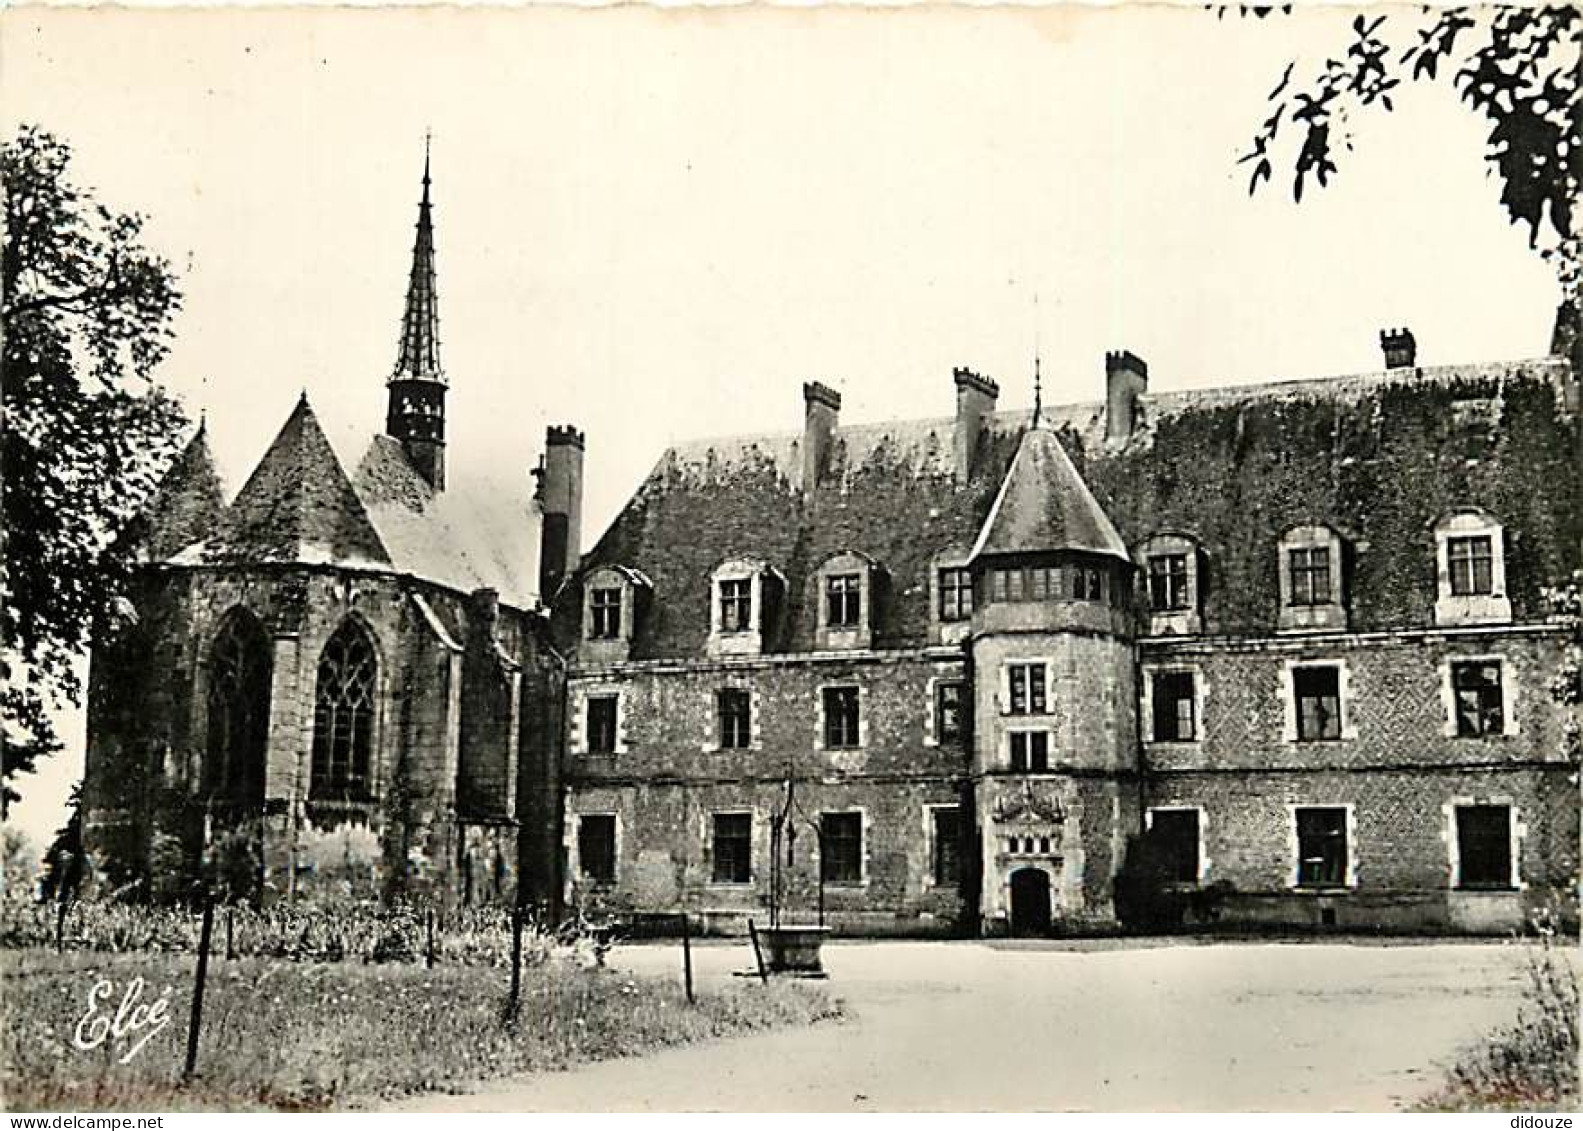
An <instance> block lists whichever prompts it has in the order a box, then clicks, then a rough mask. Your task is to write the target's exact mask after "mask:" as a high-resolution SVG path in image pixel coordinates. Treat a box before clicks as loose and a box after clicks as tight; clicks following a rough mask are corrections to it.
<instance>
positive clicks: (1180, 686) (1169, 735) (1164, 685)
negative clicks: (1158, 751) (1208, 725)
mask: <svg viewBox="0 0 1583 1131" xmlns="http://www.w3.org/2000/svg"><path fill="white" fill-rule="evenodd" d="M1151 691H1152V697H1153V700H1154V741H1156V742H1193V741H1195V740H1197V738H1198V727H1197V720H1196V719H1195V718H1194V714H1195V712H1196V703H1195V699H1194V694H1193V673H1192V672H1155V673H1154V678H1153V682H1152V687H1151Z"/></svg>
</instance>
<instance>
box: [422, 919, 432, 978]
mask: <svg viewBox="0 0 1583 1131" xmlns="http://www.w3.org/2000/svg"><path fill="white" fill-rule="evenodd" d="M428 923H429V942H428V945H427V946H426V947H425V948H424V951H423V964H424V966H426V967H428V968H429V969H430V970H432V969H434V909H433V908H432V907H431V908H430V909H429V920H428Z"/></svg>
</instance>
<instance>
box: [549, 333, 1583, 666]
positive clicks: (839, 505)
mask: <svg viewBox="0 0 1583 1131" xmlns="http://www.w3.org/2000/svg"><path fill="white" fill-rule="evenodd" d="M1571 381H1572V379H1571V377H1570V370H1569V368H1568V366H1567V365H1566V363H1565V362H1564V361H1560V360H1557V359H1541V360H1535V361H1518V362H1510V363H1500V364H1490V365H1472V366H1448V367H1440V368H1425V369H1415V370H1404V371H1394V370H1393V371H1389V372H1386V373H1375V374H1365V375H1359V376H1351V377H1338V378H1319V379H1313V380H1305V381H1296V382H1282V383H1276V384H1266V385H1252V386H1239V387H1229V388H1222V389H1212V390H1206V391H1184V392H1168V393H1155V394H1146V395H1144V396H1143V397H1142V398H1141V399H1140V401H1139V406H1138V413H1137V424H1136V427H1135V431H1134V433H1133V435H1132V437H1131V438H1130V439H1129V440H1128V441H1127V442H1126V443H1124V444H1115V443H1109V442H1107V441H1106V438H1105V419H1104V404H1103V402H1096V403H1088V404H1077V405H1065V406H1056V407H1054V408H1050V407H1047V408H1046V409H1045V411H1044V414H1043V416H1044V419H1045V420H1046V421H1047V423H1048V425H1049V434H1050V436H1051V437H1052V438H1054V439H1056V440H1058V441H1059V448H1060V450H1061V452H1062V454H1064V455H1065V456H1066V457H1067V459H1068V460H1069V461H1070V464H1071V467H1072V470H1073V472H1074V473H1075V475H1076V476H1077V478H1078V481H1080V482H1081V483H1083V484H1084V485H1086V489H1087V491H1088V492H1089V494H1090V495H1091V497H1092V499H1093V501H1094V503H1095V504H1096V506H1097V508H1098V510H1099V511H1100V512H1101V513H1102V514H1103V515H1104V516H1106V517H1107V518H1108V521H1109V523H1110V525H1111V527H1112V529H1111V530H1110V531H1109V532H1106V531H1104V529H1103V525H1102V524H1100V523H1098V522H1097V521H1095V522H1092V523H1089V524H1087V525H1089V526H1090V527H1092V528H1091V529H1087V530H1086V531H1085V540H1086V541H1089V542H1090V544H1091V546H1092V547H1093V548H1102V549H1103V551H1104V552H1115V551H1116V549H1117V547H1116V541H1115V540H1117V539H1119V540H1120V542H1121V544H1122V545H1123V546H1126V547H1136V546H1137V545H1138V543H1139V542H1141V541H1142V540H1143V539H1144V538H1146V537H1147V536H1148V535H1150V534H1153V533H1156V532H1161V531H1181V532H1185V533H1188V534H1191V535H1193V536H1195V537H1197V538H1198V539H1199V541H1200V544H1201V546H1202V548H1203V550H1204V552H1205V555H1206V569H1205V575H1204V582H1205V585H1204V594H1205V596H1204V600H1205V610H1204V612H1205V629H1206V631H1207V632H1212V633H1227V634H1240V633H1249V634H1262V633H1267V632H1269V631H1272V629H1273V625H1274V621H1275V607H1276V601H1277V600H1278V587H1277V578H1276V572H1275V571H1276V555H1275V552H1274V547H1275V546H1276V544H1277V541H1278V539H1279V537H1280V534H1281V533H1282V532H1283V531H1284V530H1285V529H1286V528H1287V527H1289V526H1291V525H1293V524H1296V523H1299V522H1315V521H1318V522H1328V523H1331V524H1332V525H1334V526H1336V527H1337V529H1338V530H1340V531H1341V532H1342V533H1343V535H1344V536H1345V537H1346V538H1347V540H1348V544H1349V546H1350V547H1352V555H1353V556H1352V560H1351V561H1350V562H1349V567H1348V568H1349V588H1350V594H1351V603H1352V621H1351V623H1352V626H1353V628H1355V629H1358V630H1367V629H1372V628H1386V627H1403V626H1412V625H1425V626H1427V625H1429V624H1431V623H1432V621H1433V603H1434V559H1433V545H1434V543H1433V538H1432V534H1431V528H1432V525H1433V523H1434V521H1435V520H1436V519H1437V518H1438V517H1440V516H1441V515H1443V514H1445V513H1446V512H1447V511H1449V510H1451V509H1453V508H1455V507H1460V506H1482V507H1484V508H1486V509H1488V510H1490V511H1492V512H1493V513H1495V514H1497V515H1499V516H1501V518H1502V519H1503V521H1505V522H1506V523H1507V524H1508V527H1509V529H1511V530H1512V531H1514V532H1516V536H1515V537H1514V538H1512V539H1511V545H1510V546H1509V547H1508V550H1507V566H1508V569H1507V573H1508V583H1509V588H1510V589H1511V594H1512V598H1513V603H1514V608H1515V610H1516V612H1517V615H1518V616H1519V617H1520V618H1521V617H1525V616H1528V617H1535V616H1540V615H1542V607H1541V605H1540V602H1539V597H1538V588H1539V586H1541V585H1543V584H1548V583H1549V582H1550V581H1551V580H1553V579H1554V578H1557V577H1561V576H1564V575H1565V574H1566V573H1567V572H1569V571H1570V570H1571V569H1573V568H1577V565H1578V562H1579V554H1580V544H1583V482H1580V480H1583V469H1580V468H1579V466H1578V461H1577V459H1576V450H1577V449H1576V447H1575V444H1576V435H1577V433H1576V427H1577V426H1576V421H1575V418H1573V417H1570V416H1569V415H1568V414H1567V413H1566V412H1565V411H1564V409H1563V407H1562V397H1561V391H1562V390H1563V389H1565V388H1567V387H1570V388H1572V389H1574V390H1575V388H1576V385H1575V382H1574V383H1572V384H1571V385H1570V386H1569V385H1568V383H1569V382H1571ZM1574 395H1575V394H1574ZM1028 417H1029V414H1028V413H1027V412H1026V411H1025V410H1021V411H1011V412H999V413H996V414H995V415H994V416H992V417H991V418H990V419H989V420H988V421H987V422H986V428H985V431H984V433H983V437H982V440H981V442H980V444H979V447H978V452H977V455H976V457H975V461H974V466H973V468H972V471H971V475H970V478H969V479H968V481H967V482H965V483H958V482H957V481H956V479H955V477H954V475H953V468H952V458H953V457H952V432H953V420H952V418H951V417H937V418H932V419H925V420H912V421H892V422H885V423H880V424H860V425H842V426H840V427H838V428H837V429H836V432H835V436H834V440H833V446H832V450H831V455H830V460H829V464H828V466H827V469H826V471H825V473H824V475H823V476H822V478H821V479H820V481H819V483H818V484H817V485H816V486H815V487H814V488H813V489H812V490H810V491H807V492H803V491H802V490H800V488H799V483H798V480H799V475H800V468H801V459H800V451H799V448H800V443H801V433H800V432H792V433H783V434H778V435H768V436H744V437H729V438H722V439H709V440H697V441H692V442H688V443H684V444H679V445H676V446H675V447H672V448H671V449H669V450H668V451H666V452H665V453H664V454H663V455H662V456H661V457H660V459H659V461H658V462H657V463H656V465H655V467H654V469H653V471H652V472H651V473H650V474H649V476H648V478H647V479H646V480H645V481H644V483H643V484H642V485H641V486H640V487H639V488H638V490H637V492H636V493H635V494H634V495H633V496H632V498H631V499H630V500H629V501H628V502H627V504H626V505H625V507H623V509H622V510H621V512H620V513H619V514H618V515H617V517H616V519H615V521H614V522H613V523H612V524H611V526H610V528H609V530H608V531H606V533H605V534H604V536H603V537H602V538H601V539H600V540H599V542H598V544H597V545H596V546H595V547H594V548H593V549H592V550H591V551H590V552H589V553H588V554H587V555H586V557H585V559H584V563H583V564H584V567H585V568H587V567H591V566H594V565H600V564H613V565H622V566H627V567H630V568H634V569H639V570H642V571H643V572H644V573H645V574H646V575H647V576H648V577H649V578H650V579H652V581H653V585H654V596H653V602H652V605H651V608H650V611H649V613H648V615H647V616H646V617H645V618H644V620H643V621H642V622H641V623H640V624H639V626H638V628H637V632H636V635H635V637H634V640H633V649H632V656H633V658H634V659H644V658H660V657H677V656H692V655H701V654H703V651H704V646H705V643H706V641H707V638H708V630H709V605H708V601H709V593H708V589H709V575H710V573H711V571H712V570H713V568H714V567H715V565H717V564H718V563H719V562H720V561H721V560H723V559H725V558H727V557H731V556H736V555H742V554H754V555H757V556H759V557H761V558H763V559H764V560H766V561H767V562H769V563H770V564H771V565H773V566H774V567H775V568H776V569H777V570H779V571H780V572H781V573H782V574H783V575H784V576H785V577H786V580H787V599H786V612H785V623H784V624H783V625H781V626H779V631H778V637H779V639H778V645H779V646H780V647H782V648H785V649H788V650H791V651H801V650H808V649H811V648H812V647H813V627H814V620H815V612H816V606H815V605H814V601H815V600H816V597H817V595H816V594H814V593H813V592H812V588H813V587H812V586H811V585H810V584H809V579H810V578H811V577H812V576H813V573H814V571H815V570H816V569H817V567H818V565H819V563H820V562H822V561H823V560H824V558H826V557H828V556H829V555H831V554H833V553H837V552H842V551H847V550H858V551H862V552H864V553H867V554H868V555H870V556H871V557H872V558H874V559H875V560H876V561H877V562H879V563H880V564H881V566H882V568H883V569H884V570H885V572H886V575H887V578H888V586H887V588H888V595H887V597H886V600H885V605H884V608H883V610H882V613H881V616H880V620H879V623H878V624H877V625H876V628H875V633H874V646H875V647H876V648H892V647H913V646H919V645H922V644H925V643H927V642H928V640H929V627H930V609H929V580H930V570H931V569H932V568H933V563H934V561H935V557H936V554H937V553H939V552H941V551H944V550H950V551H952V552H953V553H954V554H955V555H957V557H958V558H959V559H965V558H966V556H967V554H968V553H969V552H970V550H971V549H972V547H973V546H974V544H975V542H976V540H977V538H978V536H979V534H980V533H981V531H982V530H983V529H984V525H985V519H986V518H987V517H988V516H989V514H990V512H991V508H992V507H993V505H994V501H995V499H996V497H997V495H998V494H999V493H1000V488H1001V486H1002V484H1003V482H1004V478H1005V473H1006V470H1007V468H1008V467H1009V466H1010V464H1011V462H1012V460H1013V458H1014V456H1015V455H1016V453H1017V451H1018V448H1019V445H1020V444H1021V441H1022V436H1023V433H1024V432H1026V431H1027V429H1028ZM1040 444H1041V446H1042V445H1043V441H1040ZM1044 455H1045V457H1048V458H1047V459H1045V460H1044V462H1046V463H1047V464H1048V465H1049V467H1050V468H1052V469H1054V471H1055V473H1056V474H1058V475H1064V471H1063V470H1062V469H1061V467H1060V463H1059V461H1057V460H1055V459H1054V458H1053V457H1054V451H1053V448H1046V449H1044ZM1079 510H1080V511H1082V512H1086V511H1087V510H1088V508H1087V507H1086V505H1085V506H1084V507H1082V508H1079ZM1076 525H1079V524H1076V523H1074V526H1076ZM1063 529H1064V527H1063ZM556 613H557V617H558V623H559V627H560V629H561V630H562V631H566V632H570V633H572V634H575V633H576V631H577V628H578V625H577V620H576V594H575V592H572V593H569V594H568V595H567V599H566V600H565V601H561V602H558V603H557V609H556Z"/></svg>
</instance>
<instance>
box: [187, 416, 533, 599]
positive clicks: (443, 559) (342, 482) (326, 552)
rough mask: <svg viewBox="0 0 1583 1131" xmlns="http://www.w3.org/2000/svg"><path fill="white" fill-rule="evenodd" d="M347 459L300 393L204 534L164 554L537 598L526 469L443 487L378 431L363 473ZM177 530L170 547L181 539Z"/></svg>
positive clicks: (361, 463)
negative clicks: (519, 478)
mask: <svg viewBox="0 0 1583 1131" xmlns="http://www.w3.org/2000/svg"><path fill="white" fill-rule="evenodd" d="M179 467H180V461H178V464H177V465H176V467H173V470H172V474H175V472H176V470H177V468H179ZM346 467H347V464H346V463H345V462H343V461H342V459H341V458H340V456H339V455H338V454H337V452H336V449H335V446H334V445H333V444H332V443H331V442H330V440H329V438H328V437H327V436H326V435H325V432H324V429H323V428H322V427H321V426H320V424H319V421H318V418H317V417H316V416H315V414H314V412H313V409H312V407H311V406H310V405H309V404H308V400H307V398H306V396H304V397H303V398H302V399H300V400H299V401H298V402H297V405H296V407H295V408H294V409H293V410H292V413H291V416H290V417H289V418H288V419H287V421H286V423H285V425H284V426H283V427H282V428H281V430H280V433H279V434H278V435H277V436H276V437H275V439H274V441H273V442H272V443H271V444H270V445H269V448H268V449H267V450H266V451H265V453H264V456H263V458H262V459H260V460H259V462H258V464H257V466H256V467H255V468H254V470H253V473H252V474H251V475H250V476H249V477H248V480H247V482H246V483H245V484H244V485H243V487H242V489H241V490H240V491H239V492H238V493H237V496H236V498H235V499H234V500H232V502H231V503H230V505H229V506H227V507H225V508H224V510H223V511H221V512H220V513H219V515H218V519H217V521H215V522H214V523H213V524H212V525H211V526H210V527H209V529H210V530H211V532H210V533H209V534H208V536H207V537H203V538H200V539H189V540H187V541H186V542H185V543H183V544H182V545H181V546H180V548H179V549H177V550H169V549H167V550H165V552H164V554H163V556H162V558H160V559H158V560H167V561H169V562H171V563H172V564H175V565H187V566H191V565H200V564H204V565H208V564H223V563H237V564H247V563H298V564H303V565H335V566H340V567H343V568H347V569H368V570H377V571H381V572H387V573H396V574H404V575H407V576H411V577H415V578H418V579H420V580H424V581H429V582H433V583H435V584H437V585H442V586H445V587H446V588H449V589H453V590H456V591H458V592H462V593H468V592H472V591H473V590H475V589H480V588H492V589H495V590H497V591H498V592H499V594H500V599H501V601H502V602H504V603H505V604H507V605H510V606H513V607H515V608H521V609H529V608H533V607H535V606H536V604H537V602H538V595H537V584H536V579H537V576H538V527H539V519H538V514H537V511H536V508H535V506H534V504H533V503H532V502H531V499H530V498H529V495H528V492H527V485H526V482H525V480H526V477H525V476H524V482H523V483H522V484H521V486H520V487H519V488H518V489H517V490H512V489H511V488H510V487H509V486H502V485H498V484H491V485H487V486H481V485H476V484H470V483H460V482H459V483H456V484H453V486H452V487H451V489H449V490H447V491H444V492H436V491H434V490H433V488H431V487H430V486H429V484H428V483H427V482H426V481H425V480H424V479H423V478H422V476H420V475H419V474H418V473H417V472H416V471H415V470H414V469H413V468H412V466H411V464H409V463H408V462H407V459H406V456H405V454H404V453H403V452H402V450H401V445H400V444H399V443H398V442H397V441H396V440H393V439H391V438H390V437H389V436H375V437H373V439H372V440H371V441H370V443H369V445H368V447H367V449H366V451H365V453H364V455H363V457H362V459H361V460H360V461H359V462H358V464H357V465H356V468H357V469H356V473H355V474H353V475H348V473H347V471H346ZM470 488H471V489H470ZM171 533H174V532H169V533H162V534H161V535H160V537H161V539H162V541H160V542H159V545H160V546H161V547H162V548H163V547H168V546H169V545H170V544H171V543H172V542H173V541H178V540H179V539H178V538H173V537H172V536H171Z"/></svg>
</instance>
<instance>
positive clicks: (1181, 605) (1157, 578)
mask: <svg viewBox="0 0 1583 1131" xmlns="http://www.w3.org/2000/svg"><path fill="white" fill-rule="evenodd" d="M1190 601H1191V596H1190V594H1189V590H1188V588H1187V555H1186V554H1156V555H1155V556H1153V557H1151V558H1150V559H1149V610H1150V611H1151V612H1156V613H1177V612H1181V611H1182V610H1184V609H1187V608H1190V607H1191V606H1190V604H1189V602H1190Z"/></svg>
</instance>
